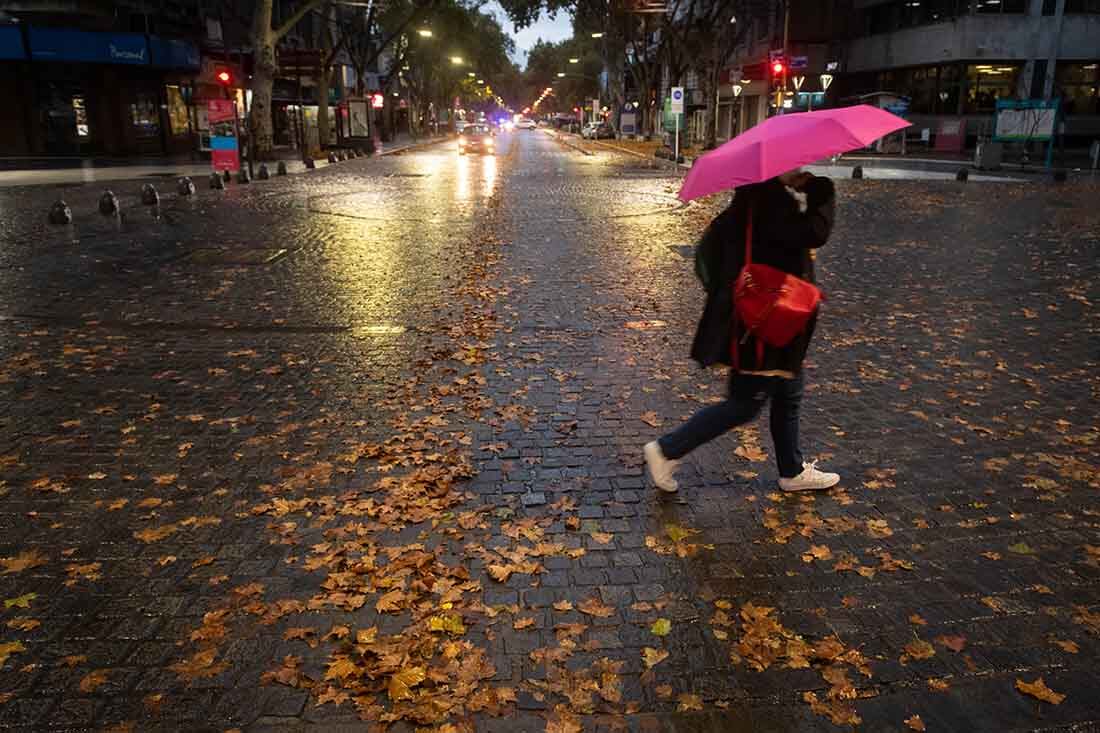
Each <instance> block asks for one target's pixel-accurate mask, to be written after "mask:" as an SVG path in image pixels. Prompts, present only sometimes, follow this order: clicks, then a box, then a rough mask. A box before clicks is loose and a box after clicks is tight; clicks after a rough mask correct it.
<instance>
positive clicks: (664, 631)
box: [649, 618, 672, 636]
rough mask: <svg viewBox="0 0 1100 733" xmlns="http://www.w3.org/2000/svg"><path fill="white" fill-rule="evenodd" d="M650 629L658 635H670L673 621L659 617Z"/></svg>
mask: <svg viewBox="0 0 1100 733" xmlns="http://www.w3.org/2000/svg"><path fill="white" fill-rule="evenodd" d="M649 631H650V633H652V634H655V635H656V636H668V632H670V631H672V622H671V621H669V620H668V619H667V618H659V619H657V620H656V621H654V622H653V625H652V626H650V627H649Z"/></svg>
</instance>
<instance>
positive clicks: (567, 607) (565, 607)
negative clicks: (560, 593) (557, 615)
mask: <svg viewBox="0 0 1100 733" xmlns="http://www.w3.org/2000/svg"><path fill="white" fill-rule="evenodd" d="M554 610H555V611H572V610H573V604H572V603H570V602H569V601H558V602H556V603H555V604H554Z"/></svg>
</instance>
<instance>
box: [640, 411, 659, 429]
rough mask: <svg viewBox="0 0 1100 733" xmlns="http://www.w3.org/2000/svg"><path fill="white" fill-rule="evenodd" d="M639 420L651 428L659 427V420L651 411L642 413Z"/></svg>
mask: <svg viewBox="0 0 1100 733" xmlns="http://www.w3.org/2000/svg"><path fill="white" fill-rule="evenodd" d="M639 419H640V420H641V421H642V422H644V423H645V424H646V425H648V426H649V427H651V428H659V427H661V418H659V417H657V413H656V412H653V411H652V410H650V411H649V412H643V413H642V414H641V417H640V418H639Z"/></svg>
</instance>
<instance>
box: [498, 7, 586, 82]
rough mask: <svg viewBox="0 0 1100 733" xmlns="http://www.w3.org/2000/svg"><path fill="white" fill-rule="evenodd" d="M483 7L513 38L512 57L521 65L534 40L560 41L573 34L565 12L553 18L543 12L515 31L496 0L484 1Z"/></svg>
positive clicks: (525, 60) (523, 64)
mask: <svg viewBox="0 0 1100 733" xmlns="http://www.w3.org/2000/svg"><path fill="white" fill-rule="evenodd" d="M483 9H484V10H486V11H487V12H489V13H492V14H493V15H495V16H496V17H497V20H499V21H500V24H501V26H502V27H503V28H504V31H505V32H506V33H509V34H510V35H511V36H512V38H513V39H515V42H516V51H515V53H514V54H512V59H513V60H514V61H515V62H516V63H517V64H519V65H520V66H521V67H523V66H525V65H526V64H527V52H528V51H529V50H530V49H531V47H532V46H534V45H535V41H538V40H539V39H542V40H543V41H562V40H565V39H566V38H569V37H570V36H572V35H573V24H572V21H571V20H570V19H569V16H568V15H567V14H566V13H558V14H557V15H556V16H554V17H553V18H551V17H548V16H547V15H546V14H545V13H544V14H543V15H542V16H541V17H540V18H539V19H538V22H536V23H535V24H534V25H531V26H529V27H527V28H524V29H523V30H521V31H518V32H517V31H516V29H515V28H514V27H513V26H512V23H511V22H510V21H509V20H508V15H507V14H506V13H505V12H504V8H502V7H500V5H498V4H497V3H496V2H492V1H491V2H489V3H486V4H485V5H484V6H483Z"/></svg>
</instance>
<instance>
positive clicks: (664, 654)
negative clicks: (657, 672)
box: [642, 646, 668, 669]
mask: <svg viewBox="0 0 1100 733" xmlns="http://www.w3.org/2000/svg"><path fill="white" fill-rule="evenodd" d="M666 659H668V650H667V649H654V648H653V647H648V646H647V647H645V648H644V649H642V660H643V661H645V668H646V669H652V668H653V667H654V666H656V665H658V664H660V663H661V662H663V661H664V660H666Z"/></svg>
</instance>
